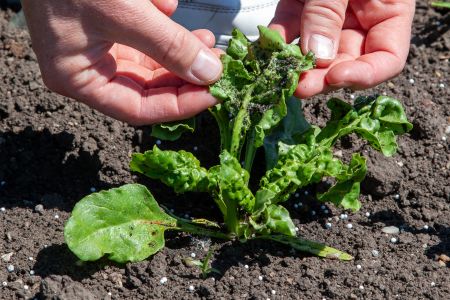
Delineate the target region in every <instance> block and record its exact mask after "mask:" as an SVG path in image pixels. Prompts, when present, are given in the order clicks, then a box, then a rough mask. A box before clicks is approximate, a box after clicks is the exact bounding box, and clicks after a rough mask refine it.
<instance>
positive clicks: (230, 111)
mask: <svg viewBox="0 0 450 300" xmlns="http://www.w3.org/2000/svg"><path fill="white" fill-rule="evenodd" d="M259 31H260V38H259V39H258V40H257V41H255V42H250V41H249V40H248V39H247V38H246V37H245V36H244V35H243V34H242V33H241V32H240V31H238V30H235V31H234V32H233V39H232V40H231V41H230V44H229V48H228V50H227V54H226V55H223V56H222V63H223V65H224V72H223V75H222V78H221V79H220V80H219V81H218V82H216V83H215V84H213V85H212V86H211V87H210V91H211V93H212V94H213V95H214V96H215V97H217V98H219V99H220V100H221V103H220V104H218V105H216V106H215V107H213V108H211V109H210V112H211V113H212V115H213V116H214V117H215V119H216V121H217V124H218V126H219V129H220V135H221V146H222V149H221V153H220V162H219V164H218V165H216V166H213V167H211V168H209V169H206V168H204V167H202V166H201V164H200V161H199V160H198V159H197V158H196V157H195V156H194V155H193V154H192V153H189V152H186V151H183V150H181V151H163V150H160V149H159V148H158V147H156V146H155V147H154V148H153V150H151V151H147V152H145V153H135V154H133V156H132V160H131V163H130V168H131V170H132V171H135V172H138V173H141V174H143V175H145V176H148V177H150V178H151V179H154V180H160V181H161V182H163V183H164V184H166V185H167V186H169V187H171V188H173V189H174V191H175V192H176V193H186V192H203V193H208V194H210V196H211V198H212V199H213V200H214V202H215V203H216V204H217V206H218V207H219V209H220V211H221V212H222V215H223V223H222V224H225V225H224V226H221V225H219V224H217V223H215V222H212V221H209V220H205V219H199V220H192V221H190V220H185V219H182V218H179V217H177V216H174V215H172V214H170V213H164V212H163V211H161V209H160V208H159V207H158V205H157V204H156V202H155V200H154V199H153V197H152V196H151V194H150V192H148V191H147V190H146V189H145V187H143V186H140V185H126V186H124V187H122V188H119V189H112V190H110V191H106V192H101V193H96V194H93V195H90V196H88V197H86V198H85V199H83V200H81V201H80V202H79V203H78V204H77V206H76V207H75V209H74V211H73V214H72V217H71V218H70V220H69V222H68V223H67V225H66V228H65V237H66V241H67V243H68V245H69V247H70V249H71V250H72V251H73V252H74V253H75V254H76V255H77V256H78V257H80V259H82V260H95V259H98V258H100V257H102V256H103V255H108V256H109V258H110V259H112V260H115V261H119V262H124V261H137V260H142V259H145V258H146V257H148V256H149V255H152V254H153V253H155V252H156V251H158V250H160V249H161V248H162V247H163V246H164V231H165V230H177V231H183V232H187V233H192V234H198V235H204V236H209V237H214V238H221V239H238V240H241V241H245V240H250V239H265V240H271V241H275V242H279V243H281V244H285V245H287V246H290V247H292V248H294V249H297V250H300V251H305V252H309V253H311V254H314V255H318V256H321V257H327V258H335V259H340V260H350V259H352V257H351V256H350V255H349V254H346V253H344V252H341V251H339V250H337V249H334V248H331V247H328V246H325V245H323V244H320V243H316V242H313V241H308V240H306V239H303V238H300V237H297V236H296V235H297V233H296V231H295V225H294V223H293V221H292V219H291V217H290V215H289V211H288V210H287V209H286V208H285V207H284V206H282V204H283V202H285V201H287V200H288V199H289V197H290V196H291V195H292V193H294V192H295V191H296V190H297V189H299V188H302V187H305V186H307V185H309V184H312V183H318V182H320V181H322V180H323V179H324V178H334V181H335V184H334V185H333V186H332V187H330V189H329V190H328V191H325V192H324V193H322V194H319V195H317V199H318V200H319V201H323V202H329V203H332V204H334V205H336V206H340V207H342V208H344V209H350V210H353V211H357V210H359V209H360V207H361V203H360V201H359V193H360V183H361V182H362V180H363V179H364V177H365V175H366V172H367V167H366V159H365V158H364V157H362V156H361V155H359V154H353V156H352V159H351V161H350V162H349V163H348V164H346V163H344V162H342V161H341V160H340V159H338V158H336V157H334V156H333V151H332V148H333V146H334V144H335V143H336V142H337V141H338V140H339V139H340V138H342V137H344V136H346V135H348V134H352V133H354V134H356V135H358V136H359V137H361V138H362V139H364V140H366V141H367V142H368V143H369V144H370V145H371V146H372V147H373V148H374V149H376V150H378V151H380V152H382V153H383V154H384V155H386V156H391V155H393V154H394V153H395V152H396V150H397V143H396V135H399V134H403V133H405V132H408V131H410V130H411V128H412V125H411V124H410V123H409V122H408V120H407V118H406V115H405V112H404V110H403V107H402V105H401V104H400V102H399V101H397V100H395V99H393V98H390V97H385V96H380V97H360V98H358V99H356V100H355V102H354V104H353V105H350V104H348V103H346V102H344V101H342V100H339V99H335V98H333V99H331V100H330V101H329V102H328V103H327V105H328V108H329V109H330V110H331V113H332V114H331V118H330V120H329V121H328V123H327V124H326V126H325V127H324V128H322V129H320V128H318V127H316V126H311V125H310V124H309V123H308V122H307V121H306V120H305V118H304V116H303V112H302V109H301V102H300V101H299V100H297V99H294V98H291V96H292V94H293V92H294V90H295V89H296V86H297V83H298V79H299V74H300V73H301V72H302V71H305V70H307V69H309V68H311V67H312V66H313V64H314V60H313V57H312V55H311V54H307V55H306V56H304V55H302V53H301V51H300V49H299V48H298V46H296V45H288V44H286V43H284V41H283V39H282V38H281V36H280V35H279V34H278V33H277V32H274V31H271V30H269V29H267V28H265V27H261V26H260V27H259ZM186 124H187V121H183V122H182V123H181V124H178V123H172V124H170V125H167V124H164V125H160V126H156V127H154V132H153V133H154V134H155V135H157V136H158V137H159V138H163V137H164V138H165V139H175V138H177V137H179V134H180V133H181V132H182V131H183V130H185V129H188V130H190V129H189V128H192V127H191V126H190V125H186ZM244 145H245V155H244V157H243V159H244V161H243V164H241V163H240V162H241V161H242V157H241V156H242V155H241V150H242V149H243V148H244ZM263 145H264V148H265V154H266V167H267V171H266V173H265V175H264V176H263V177H262V178H261V180H260V183H259V187H257V188H255V193H253V192H252V190H251V189H250V187H249V179H250V171H251V168H252V165H253V159H254V157H255V153H256V150H257V149H258V148H260V147H261V146H263ZM209 257H210V256H209ZM208 261H209V258H208V256H207V258H206V260H205V261H197V263H194V264H197V265H198V266H199V267H201V268H202V271H203V272H204V273H208V272H209V271H208V270H210V269H209V263H208Z"/></svg>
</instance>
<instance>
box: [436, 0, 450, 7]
mask: <svg viewBox="0 0 450 300" xmlns="http://www.w3.org/2000/svg"><path fill="white" fill-rule="evenodd" d="M431 6H434V7H443V8H449V9H450V2H445V1H437V2H431Z"/></svg>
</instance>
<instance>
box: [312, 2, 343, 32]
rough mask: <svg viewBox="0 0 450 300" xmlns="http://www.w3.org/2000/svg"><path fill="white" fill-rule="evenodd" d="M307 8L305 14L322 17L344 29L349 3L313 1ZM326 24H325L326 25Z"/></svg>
mask: <svg viewBox="0 0 450 300" xmlns="http://www.w3.org/2000/svg"><path fill="white" fill-rule="evenodd" d="M308 4H309V5H306V6H305V12H304V13H307V14H310V15H314V16H318V17H321V18H323V19H325V20H327V21H328V22H327V23H328V24H326V25H330V22H331V23H332V25H335V26H338V27H342V24H344V21H345V12H346V9H347V1H343V0H311V1H309V3H308ZM324 24H325V23H324Z"/></svg>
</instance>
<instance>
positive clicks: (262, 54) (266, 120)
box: [210, 26, 314, 160]
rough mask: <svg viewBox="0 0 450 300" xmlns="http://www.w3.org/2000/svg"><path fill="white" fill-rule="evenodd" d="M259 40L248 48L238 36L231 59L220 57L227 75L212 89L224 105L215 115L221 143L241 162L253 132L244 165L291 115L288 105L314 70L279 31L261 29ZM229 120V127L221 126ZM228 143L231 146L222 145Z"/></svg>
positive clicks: (232, 43) (231, 47) (309, 59)
mask: <svg viewBox="0 0 450 300" xmlns="http://www.w3.org/2000/svg"><path fill="white" fill-rule="evenodd" d="M258 29H259V32H260V37H259V39H258V40H257V41H255V42H250V41H249V40H248V39H247V38H246V37H245V36H244V35H243V34H242V32H240V31H239V30H237V29H235V30H234V31H233V38H232V39H231V41H230V44H229V47H228V49H227V54H225V55H223V56H222V57H221V59H222V63H223V66H224V72H223V75H222V77H221V78H220V80H219V81H217V82H216V83H215V84H213V85H212V86H210V92H211V94H212V95H213V96H215V97H216V98H218V99H220V100H221V101H222V103H221V104H220V107H219V108H218V109H215V110H213V111H214V112H213V115H214V116H215V117H216V119H217V122H218V123H219V127H222V128H221V133H222V132H223V133H226V132H227V134H228V136H229V137H228V138H227V137H223V140H222V146H228V148H224V149H226V150H228V151H229V152H230V153H231V154H232V155H233V156H235V157H236V158H239V154H240V151H241V148H242V146H243V144H244V142H245V138H246V135H247V131H249V130H251V133H250V137H249V140H250V141H249V143H248V144H249V145H250V146H248V147H251V148H252V149H251V150H249V149H247V150H246V152H247V155H246V159H247V158H248V159H250V160H252V159H253V157H254V149H256V148H258V147H260V146H262V145H263V141H264V138H265V136H266V135H267V134H268V133H269V132H270V131H271V130H272V128H274V127H275V126H276V125H277V124H278V123H279V122H280V121H281V120H282V119H283V118H284V117H285V116H286V114H287V107H286V100H287V99H289V97H290V96H291V95H292V94H293V93H294V91H295V89H296V87H297V84H298V80H299V75H300V73H301V72H303V71H305V70H308V69H311V68H312V67H313V66H314V57H313V55H312V53H309V54H307V55H303V54H302V53H301V51H300V48H299V47H298V46H297V45H291V44H286V43H285V42H284V40H283V39H282V37H281V36H280V34H279V33H278V32H277V31H274V30H270V29H268V28H266V27H264V26H259V27H258ZM224 119H225V120H227V123H229V124H223V125H221V123H222V122H223V121H224ZM224 140H225V141H228V143H226V142H224Z"/></svg>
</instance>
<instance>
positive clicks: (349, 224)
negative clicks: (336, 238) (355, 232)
mask: <svg viewBox="0 0 450 300" xmlns="http://www.w3.org/2000/svg"><path fill="white" fill-rule="evenodd" d="M345 227H347V228H348V229H352V228H353V225H352V223H348V224H347V225H345Z"/></svg>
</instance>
